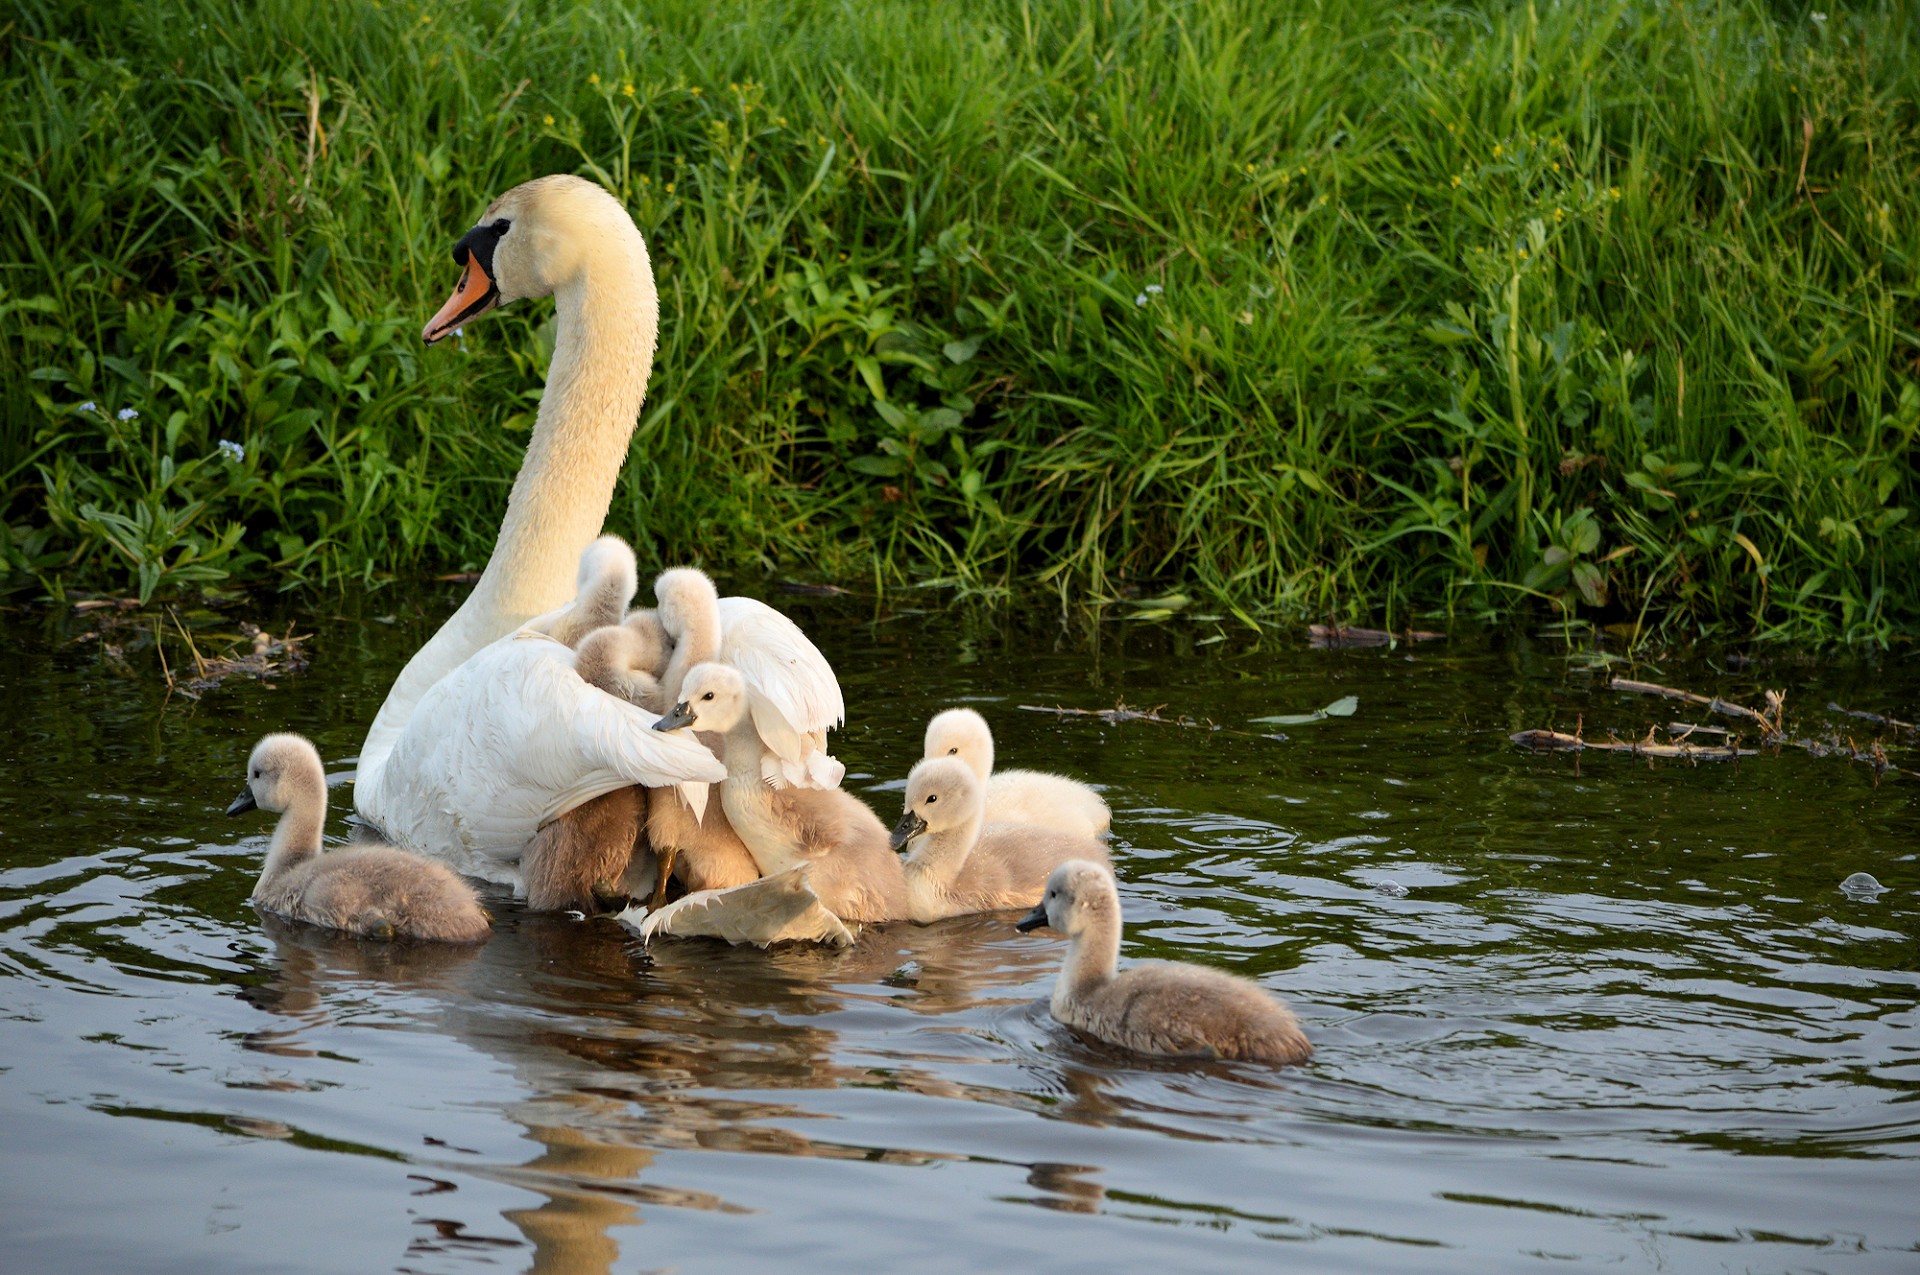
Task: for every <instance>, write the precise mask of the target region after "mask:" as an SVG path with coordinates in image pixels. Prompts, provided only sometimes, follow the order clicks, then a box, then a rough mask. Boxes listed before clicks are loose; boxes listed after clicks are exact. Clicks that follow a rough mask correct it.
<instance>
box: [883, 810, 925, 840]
mask: <svg viewBox="0 0 1920 1275" xmlns="http://www.w3.org/2000/svg"><path fill="white" fill-rule="evenodd" d="M926 830H927V821H926V820H925V819H922V818H921V817H920V812H919V811H918V810H915V809H913V807H911V806H909V807H907V812H906V813H905V814H903V815H901V816H900V822H899V823H897V824H895V825H893V836H891V837H889V838H888V839H887V844H888V845H890V846H892V847H893V848H894V849H895V850H898V849H899V848H900V847H901V846H904V845H906V844H907V842H909V841H912V840H913V839H914V838H915V837H917V836H919V835H920V834H921V833H923V832H925V831H926Z"/></svg>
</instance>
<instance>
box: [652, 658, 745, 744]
mask: <svg viewBox="0 0 1920 1275" xmlns="http://www.w3.org/2000/svg"><path fill="white" fill-rule="evenodd" d="M746 715H747V683H746V680H745V679H744V678H742V677H741V676H740V674H739V672H738V670H736V669H734V668H732V667H730V666H729V665H726V664H696V665H694V666H693V668H692V669H690V670H689V671H688V672H687V678H686V680H685V681H684V682H682V683H680V702H679V703H678V704H675V705H674V706H673V711H672V712H671V713H668V714H667V715H666V716H665V717H662V718H661V719H660V720H659V721H657V722H655V723H654V724H653V728H654V729H655V730H678V729H680V728H681V727H682V726H691V727H693V728H694V729H695V730H703V731H704V730H711V731H720V732H722V733H725V732H726V731H730V730H732V729H733V728H734V727H735V726H738V725H739V724H740V723H741V722H742V721H743V720H745V718H746Z"/></svg>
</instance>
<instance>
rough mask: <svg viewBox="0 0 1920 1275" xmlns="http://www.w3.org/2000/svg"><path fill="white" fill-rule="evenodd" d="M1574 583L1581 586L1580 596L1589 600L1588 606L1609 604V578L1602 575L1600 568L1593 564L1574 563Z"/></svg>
mask: <svg viewBox="0 0 1920 1275" xmlns="http://www.w3.org/2000/svg"><path fill="white" fill-rule="evenodd" d="M1573 582H1574V584H1576V585H1577V586H1579V589H1580V596H1581V597H1583V598H1585V599H1586V600H1587V605H1588V606H1592V607H1599V606H1605V605H1606V604H1607V578H1606V576H1604V575H1602V574H1601V572H1600V568H1599V567H1596V566H1594V565H1593V564H1592V563H1591V562H1576V563H1574V564H1573Z"/></svg>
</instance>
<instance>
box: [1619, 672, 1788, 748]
mask: <svg viewBox="0 0 1920 1275" xmlns="http://www.w3.org/2000/svg"><path fill="white" fill-rule="evenodd" d="M1610 685H1611V686H1612V687H1613V689H1614V690H1616V691H1621V692H1623V693H1625V694H1628V695H1657V696H1659V697H1660V698H1662V699H1677V700H1682V701H1684V702H1685V703H1688V704H1698V705H1700V706H1701V707H1702V708H1704V709H1706V710H1707V711H1708V712H1712V713H1718V714H1720V715H1721V716H1722V717H1740V718H1745V719H1746V720H1748V721H1751V722H1756V723H1758V724H1759V726H1760V731H1761V733H1762V735H1764V736H1766V737H1767V738H1769V739H1770V738H1772V737H1773V736H1775V735H1778V734H1779V733H1780V714H1781V712H1782V710H1783V709H1784V708H1785V705H1786V695H1785V694H1784V693H1783V692H1780V691H1768V692H1766V697H1767V708H1768V710H1770V711H1771V714H1772V715H1771V716H1769V715H1768V713H1766V712H1761V711H1759V710H1757V709H1751V708H1748V707H1747V706H1746V705H1745V704H1736V703H1734V702H1733V701H1732V700H1724V699H1721V698H1720V697H1719V696H1718V695H1696V694H1694V693H1693V692H1692V691H1683V690H1681V689H1680V688H1678V687H1675V686H1661V685H1659V684H1658V683H1655V682H1636V681H1634V680H1633V679H1632V678H1630V677H1616V678H1614V679H1613V681H1612V683H1610Z"/></svg>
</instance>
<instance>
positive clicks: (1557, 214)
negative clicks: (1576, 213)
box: [1553, 208, 1567, 221]
mask: <svg viewBox="0 0 1920 1275" xmlns="http://www.w3.org/2000/svg"><path fill="white" fill-rule="evenodd" d="M1553 219H1554V220H1555V221H1565V220H1566V219H1567V210H1566V209H1564V208H1556V209H1554V210H1553Z"/></svg>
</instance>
